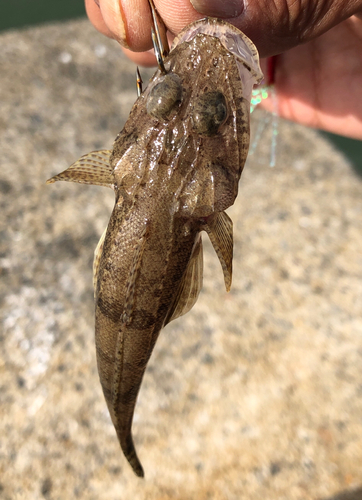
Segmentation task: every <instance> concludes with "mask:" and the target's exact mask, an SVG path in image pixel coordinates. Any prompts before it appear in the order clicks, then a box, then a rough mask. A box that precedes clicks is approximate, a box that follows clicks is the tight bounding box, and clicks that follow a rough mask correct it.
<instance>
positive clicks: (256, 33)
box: [85, 0, 362, 139]
mask: <svg viewBox="0 0 362 500" xmlns="http://www.w3.org/2000/svg"><path fill="white" fill-rule="evenodd" d="M85 1H86V8H87V13H88V16H89V18H90V20H91V22H92V23H93V24H94V26H95V27H96V28H97V29H98V30H99V31H101V32H102V33H104V34H105V35H107V36H109V37H111V38H115V39H116V40H118V41H119V42H120V43H121V44H122V45H123V47H125V48H124V51H125V52H126V54H127V55H128V56H129V57H130V59H132V60H133V61H135V62H136V63H137V64H139V65H144V66H150V65H154V64H155V59H154V56H153V54H152V53H151V52H145V51H148V50H149V49H151V47H152V42H151V37H150V30H151V15H150V9H149V5H148V1H147V0H97V3H98V4H99V5H97V3H96V2H95V0H85ZM154 3H155V6H156V8H157V10H158V12H159V14H160V16H161V17H162V19H163V21H164V22H165V24H166V26H167V28H168V30H169V33H170V34H171V39H172V38H173V36H174V35H176V34H177V33H179V31H180V30H181V29H182V28H184V27H185V26H186V25H187V24H189V23H190V22H192V21H194V20H196V19H201V18H202V17H205V16H206V15H210V16H215V17H224V18H225V19H227V20H228V21H229V22H231V23H232V24H234V25H235V26H236V27H237V28H239V29H240V30H241V31H243V32H244V33H245V34H246V35H247V36H249V37H250V38H251V40H252V41H253V42H254V43H255V45H256V47H257V49H258V50H259V54H260V57H262V58H266V57H270V56H272V55H276V54H278V56H277V59H276V74H275V86H276V92H277V97H278V113H279V115H280V116H282V117H284V118H287V119H290V120H294V121H296V122H298V123H302V124H304V125H308V126H311V127H316V128H321V129H324V130H327V131H329V132H333V133H336V134H342V135H346V136H349V137H352V138H355V139H362V99H361V95H362V91H361V89H362V0H248V2H245V3H246V4H247V5H246V7H243V5H244V3H243V2H242V1H241V0H223V1H222V0H220V1H219V6H216V7H215V5H213V3H214V2H211V1H208V0H192V3H193V5H194V6H195V8H194V6H193V5H192V3H190V0H173V1H172V2H170V1H169V0H154ZM225 4H229V5H230V6H231V7H232V8H233V9H234V11H233V16H234V17H230V15H222V13H220V12H219V11H218V9H220V5H225ZM196 9H197V10H198V11H197V10H196ZM215 9H216V10H215ZM122 19H123V21H122ZM262 66H263V69H264V74H266V71H265V61H263V60H262ZM263 105H264V107H265V108H267V109H272V106H273V105H272V103H271V102H269V100H266V101H265V102H264V104H263Z"/></svg>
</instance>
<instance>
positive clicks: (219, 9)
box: [190, 0, 244, 19]
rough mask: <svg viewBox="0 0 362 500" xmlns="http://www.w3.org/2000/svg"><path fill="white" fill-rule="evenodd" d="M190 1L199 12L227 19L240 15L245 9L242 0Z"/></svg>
mask: <svg viewBox="0 0 362 500" xmlns="http://www.w3.org/2000/svg"><path fill="white" fill-rule="evenodd" d="M190 2H191V4H192V6H193V8H194V9H195V10H196V11H197V12H199V14H205V15H206V16H213V17H221V18H226V19H227V18H230V17H238V16H240V14H241V13H242V11H243V10H244V2H243V1H242V0H221V1H220V0H190Z"/></svg>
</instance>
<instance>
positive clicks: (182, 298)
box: [164, 233, 203, 326]
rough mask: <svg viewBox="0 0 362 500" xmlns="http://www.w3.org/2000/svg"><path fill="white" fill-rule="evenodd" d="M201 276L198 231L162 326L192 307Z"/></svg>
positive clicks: (196, 296)
mask: <svg viewBox="0 0 362 500" xmlns="http://www.w3.org/2000/svg"><path fill="white" fill-rule="evenodd" d="M202 277H203V252H202V239H201V234H200V233H199V235H198V236H197V239H196V241H195V244H194V248H193V250H192V254H191V257H190V260H189V263H188V264H187V268H186V271H185V273H184V275H183V277H182V281H181V283H180V286H179V289H178V291H177V295H176V297H175V299H174V301H173V303H172V306H171V308H170V310H169V311H168V314H167V317H166V320H165V323H164V326H166V325H167V324H168V323H169V322H170V321H172V320H173V319H176V318H179V317H180V316H183V315H184V314H186V313H187V312H189V311H190V310H191V309H192V308H193V306H194V305H195V304H196V301H197V298H198V296H199V293H200V290H201V288H202Z"/></svg>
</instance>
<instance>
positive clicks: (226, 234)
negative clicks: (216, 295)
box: [204, 212, 233, 292]
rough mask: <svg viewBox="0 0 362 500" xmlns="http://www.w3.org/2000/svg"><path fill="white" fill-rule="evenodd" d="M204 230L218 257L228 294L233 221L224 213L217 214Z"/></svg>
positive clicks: (230, 276) (230, 275)
mask: <svg viewBox="0 0 362 500" xmlns="http://www.w3.org/2000/svg"><path fill="white" fill-rule="evenodd" d="M204 229H205V231H206V232H207V233H208V235H209V238H210V240H211V243H212V246H213V247H214V250H215V252H216V254H217V256H218V257H219V261H220V264H221V267H222V270H223V273H224V281H225V287H226V291H227V292H228V291H229V290H230V287H231V279H232V265H233V221H232V220H231V219H230V217H229V216H228V214H227V213H226V212H218V213H217V214H216V216H215V217H213V218H212V221H211V222H210V223H207V224H206V225H205V226H204Z"/></svg>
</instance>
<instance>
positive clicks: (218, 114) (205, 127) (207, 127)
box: [191, 92, 228, 136]
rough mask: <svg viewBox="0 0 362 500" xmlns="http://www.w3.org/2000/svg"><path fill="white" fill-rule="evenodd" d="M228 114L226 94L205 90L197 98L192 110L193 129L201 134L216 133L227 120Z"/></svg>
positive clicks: (209, 134) (210, 134)
mask: <svg viewBox="0 0 362 500" xmlns="http://www.w3.org/2000/svg"><path fill="white" fill-rule="evenodd" d="M227 114H228V111H227V105H226V99H225V96H224V94H222V93H221V92H205V93H204V94H202V96H200V97H199V98H198V99H197V101H196V102H195V104H194V107H193V110H192V114H191V119H192V123H193V129H194V130H195V132H197V133H199V134H201V135H207V136H212V135H215V134H217V132H218V130H219V127H220V125H222V124H223V123H224V121H225V120H226V118H227Z"/></svg>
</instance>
